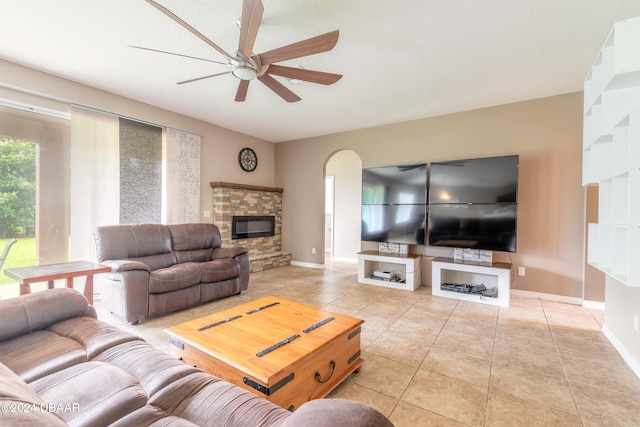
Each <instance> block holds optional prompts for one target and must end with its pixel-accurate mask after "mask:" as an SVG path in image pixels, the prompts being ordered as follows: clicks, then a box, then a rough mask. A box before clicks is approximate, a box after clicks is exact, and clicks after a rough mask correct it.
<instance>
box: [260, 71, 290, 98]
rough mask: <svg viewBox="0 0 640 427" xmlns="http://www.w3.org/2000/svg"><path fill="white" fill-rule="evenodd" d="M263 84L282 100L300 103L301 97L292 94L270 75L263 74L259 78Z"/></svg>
mask: <svg viewBox="0 0 640 427" xmlns="http://www.w3.org/2000/svg"><path fill="white" fill-rule="evenodd" d="M258 80H260V81H261V82H262V83H264V84H265V86H267V87H268V88H269V89H271V90H272V91H274V92H275V93H276V94H277V95H278V96H280V98H282V99H284V100H285V101H287V102H298V101H300V99H301V98H300V97H299V96H298V95H296V94H295V93H293V92H291V91H290V90H289V89H287V88H286V87H285V86H284V85H283V84H282V83H280V82H279V81H277V80H276V79H274V78H273V77H271V76H270V75H268V74H263V75H261V76H259V77H258Z"/></svg>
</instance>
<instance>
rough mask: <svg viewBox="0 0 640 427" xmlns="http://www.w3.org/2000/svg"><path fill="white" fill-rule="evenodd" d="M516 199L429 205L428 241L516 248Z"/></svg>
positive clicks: (443, 244) (505, 248)
mask: <svg viewBox="0 0 640 427" xmlns="http://www.w3.org/2000/svg"><path fill="white" fill-rule="evenodd" d="M517 214H518V205H517V204H516V203H473V204H448V203H447V204H437V205H431V206H429V245H431V246H446V247H450V248H471V249H482V250H489V251H502V252H515V251H516V220H517Z"/></svg>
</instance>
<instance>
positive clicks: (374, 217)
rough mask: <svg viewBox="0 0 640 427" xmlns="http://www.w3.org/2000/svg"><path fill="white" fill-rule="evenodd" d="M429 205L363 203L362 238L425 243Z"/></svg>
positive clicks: (366, 239)
mask: <svg viewBox="0 0 640 427" xmlns="http://www.w3.org/2000/svg"><path fill="white" fill-rule="evenodd" d="M426 219H427V205H424V204H423V205H362V240H363V241H367V242H391V243H406V244H413V245H424V243H425V235H426Z"/></svg>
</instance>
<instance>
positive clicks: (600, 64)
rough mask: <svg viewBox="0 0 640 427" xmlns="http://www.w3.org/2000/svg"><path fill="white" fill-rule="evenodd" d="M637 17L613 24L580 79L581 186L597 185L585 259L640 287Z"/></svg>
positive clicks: (639, 20) (639, 39) (639, 25)
mask: <svg viewBox="0 0 640 427" xmlns="http://www.w3.org/2000/svg"><path fill="white" fill-rule="evenodd" d="M638 46H640V17H638V18H634V19H629V20H626V21H621V22H618V23H616V24H615V25H614V27H613V29H612V30H611V33H610V34H609V36H608V38H607V40H606V42H605V43H604V46H603V47H602V50H601V51H600V54H599V55H598V57H597V58H596V60H595V62H594V64H593V67H592V68H591V70H590V71H589V74H588V75H587V77H586V79H585V82H584V132H583V138H584V140H583V157H582V184H583V185H598V186H599V202H598V223H597V224H589V241H588V242H587V254H588V255H587V261H588V262H589V264H591V265H593V266H594V267H596V268H598V269H600V270H602V271H604V272H605V273H607V274H609V275H611V276H613V277H615V278H616V279H618V280H619V281H621V282H623V283H625V284H627V285H628V286H640V264H638V260H640V198H639V197H638V189H639V188H640V54H638Z"/></svg>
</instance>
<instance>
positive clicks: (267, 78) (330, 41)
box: [130, 0, 342, 102]
mask: <svg viewBox="0 0 640 427" xmlns="http://www.w3.org/2000/svg"><path fill="white" fill-rule="evenodd" d="M145 1H146V2H147V3H149V4H150V5H151V6H153V7H155V8H156V9H157V10H159V11H160V12H162V13H164V14H165V15H167V16H168V17H169V18H171V19H172V20H173V21H175V22H176V23H178V24H180V25H181V26H182V27H184V28H185V29H187V30H188V31H190V32H191V33H192V34H194V35H195V36H196V37H198V38H199V39H200V40H202V41H203V42H205V43H206V44H208V45H209V46H211V47H212V48H214V49H215V50H216V51H218V52H219V53H220V54H222V56H224V57H225V58H226V59H227V61H228V62H227V63H224V62H218V61H212V60H208V59H203V58H197V57H193V56H188V55H182V54H179V53H172V52H166V51H161V50H156V49H149V48H143V47H139V46H130V47H134V48H138V49H145V50H151V51H155V52H161V53H168V54H171V55H178V56H183V57H187V58H193V59H200V60H205V61H209V62H215V63H218V64H224V65H227V66H229V67H230V68H231V70H230V71H226V72H223V73H216V74H211V75H208V76H202V77H197V78H195V79H190V80H185V81H182V82H178V84H185V83H191V82H195V81H198V80H204V79H208V78H211V77H216V76H221V75H224V74H231V75H233V76H235V77H237V78H238V79H239V80H240V84H239V85H238V90H237V91H236V97H235V100H236V101H237V102H243V101H244V100H245V99H246V97H247V90H248V89H249V82H250V81H251V80H253V79H258V80H260V81H261V82H262V83H263V84H264V85H265V86H267V87H268V88H269V89H271V90H272V91H273V92H275V93H276V94H277V95H279V96H280V97H281V98H282V99H284V100H285V101H287V102H297V101H300V99H301V98H300V97H299V96H298V95H296V94H295V93H293V92H292V91H291V90H289V89H288V88H287V87H285V86H284V85H283V84H282V83H280V82H279V81H278V80H276V79H275V78H274V77H273V76H280V77H285V78H288V79H296V80H303V81H307V82H311V83H318V84H323V85H330V84H333V83H335V82H337V81H338V80H340V78H341V77H342V75H341V74H333V73H325V72H322V71H313V70H306V69H302V68H294V67H287V66H284V65H277V64H275V63H276V62H281V61H286V60H289V59H295V58H301V57H303V56H309V55H314V54H316V53H322V52H327V51H330V50H331V49H333V47H334V46H335V45H336V43H337V42H338V35H339V31H338V30H335V31H331V32H329V33H326V34H322V35H319V36H316V37H312V38H309V39H306V40H302V41H299V42H297V43H292V44H289V45H286V46H282V47H279V48H277V49H273V50H270V51H268V52H263V53H260V54H254V53H253V51H252V50H253V45H254V43H255V40H256V36H257V35H258V28H259V27H260V21H261V20H262V14H263V12H264V7H263V5H262V2H261V1H260V0H243V3H242V17H241V18H240V42H239V43H238V50H237V52H236V54H235V56H234V55H230V54H229V53H227V52H226V51H224V50H223V49H222V48H220V47H219V46H218V45H216V44H215V43H213V42H212V41H211V40H209V39H208V38H207V37H205V36H204V35H203V34H202V33H200V32H199V31H198V30H196V29H195V28H193V27H192V26H191V25H189V24H187V23H186V22H185V21H184V20H182V19H181V18H179V17H178V16H177V15H175V14H174V13H173V12H171V11H170V10H169V9H167V8H166V7H164V6H162V5H160V4H158V3H156V2H155V1H153V0H145Z"/></svg>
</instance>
